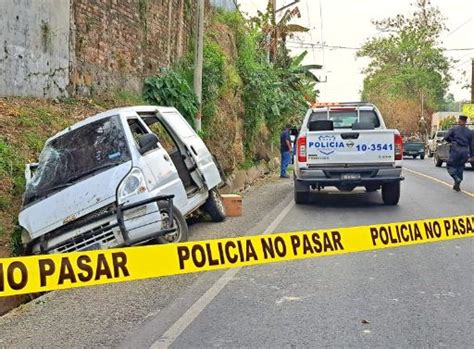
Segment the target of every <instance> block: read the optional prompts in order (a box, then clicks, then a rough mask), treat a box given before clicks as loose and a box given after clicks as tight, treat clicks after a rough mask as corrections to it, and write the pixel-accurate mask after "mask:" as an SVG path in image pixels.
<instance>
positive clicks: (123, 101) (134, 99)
mask: <svg viewBox="0 0 474 349" xmlns="http://www.w3.org/2000/svg"><path fill="white" fill-rule="evenodd" d="M92 101H93V102H94V104H96V105H98V106H100V107H102V108H105V109H109V108H112V107H125V106H130V105H144V104H147V103H146V101H145V100H144V99H143V97H142V96H141V95H139V94H136V93H131V92H128V91H122V90H117V91H115V92H114V93H112V95H109V96H100V97H99V96H98V97H94V98H93V100H92Z"/></svg>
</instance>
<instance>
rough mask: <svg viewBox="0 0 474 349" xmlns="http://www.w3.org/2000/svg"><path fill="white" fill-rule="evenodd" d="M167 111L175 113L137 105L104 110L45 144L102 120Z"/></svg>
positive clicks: (174, 109)
mask: <svg viewBox="0 0 474 349" xmlns="http://www.w3.org/2000/svg"><path fill="white" fill-rule="evenodd" d="M169 111H176V108H173V107H161V106H156V105H138V106H133V107H122V108H114V109H110V110H106V111H104V112H101V113H98V114H95V115H92V116H89V117H86V118H85V119H84V120H81V121H79V122H76V123H75V124H73V125H71V126H69V127H67V128H65V129H64V130H62V131H59V132H58V133H56V134H55V135H54V136H52V137H50V138H48V140H47V141H46V142H49V141H51V140H53V139H55V138H57V137H60V136H62V135H64V134H66V133H68V132H70V131H72V130H75V129H77V128H79V127H82V126H84V125H87V124H90V123H92V122H95V121H98V120H101V119H104V118H108V117H111V116H114V115H121V114H129V113H156V112H169Z"/></svg>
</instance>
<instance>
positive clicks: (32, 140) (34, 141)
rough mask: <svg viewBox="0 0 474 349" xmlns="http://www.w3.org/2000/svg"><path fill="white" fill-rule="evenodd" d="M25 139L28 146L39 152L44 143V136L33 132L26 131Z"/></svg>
mask: <svg viewBox="0 0 474 349" xmlns="http://www.w3.org/2000/svg"><path fill="white" fill-rule="evenodd" d="M25 140H26V144H27V145H28V147H29V148H30V149H31V150H33V151H34V152H35V153H40V152H41V150H42V149H43V145H44V142H45V140H44V137H42V136H40V135H39V134H37V133H34V132H26V133H25Z"/></svg>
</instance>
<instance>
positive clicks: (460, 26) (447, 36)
mask: <svg viewBox="0 0 474 349" xmlns="http://www.w3.org/2000/svg"><path fill="white" fill-rule="evenodd" d="M472 18H473V17H471V18H469V19H468V20H467V21H465V22H463V23H462V24H461V25H459V26H458V27H456V29H454V30H451V31H450V32H449V33H448V34H446V36H445V37H444V38H443V39H446V38H449V37H450V36H451V35H453V34H454V33H456V32H457V31H458V30H459V29H461V28H462V27H464V26H465V25H466V24H468V23H469V22H470V21H471V20H472Z"/></svg>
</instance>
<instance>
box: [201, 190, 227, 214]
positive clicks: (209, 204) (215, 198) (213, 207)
mask: <svg viewBox="0 0 474 349" xmlns="http://www.w3.org/2000/svg"><path fill="white" fill-rule="evenodd" d="M204 211H206V212H207V213H208V214H209V216H211V219H212V221H213V222H222V221H223V220H224V219H225V217H226V213H225V207H224V203H223V202H222V197H221V195H220V194H219V192H218V191H217V189H211V190H209V197H208V198H207V201H206V203H205V204H204Z"/></svg>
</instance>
